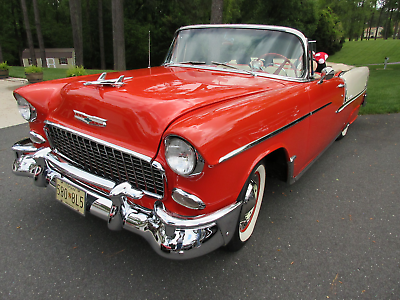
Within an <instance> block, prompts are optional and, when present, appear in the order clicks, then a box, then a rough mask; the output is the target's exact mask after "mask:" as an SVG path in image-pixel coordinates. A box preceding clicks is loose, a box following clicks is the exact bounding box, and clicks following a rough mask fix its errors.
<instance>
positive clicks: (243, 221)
mask: <svg viewBox="0 0 400 300" xmlns="http://www.w3.org/2000/svg"><path fill="white" fill-rule="evenodd" d="M259 184H260V176H259V174H258V173H255V174H253V176H252V178H251V180H250V183H249V185H248V186H247V190H246V194H245V197H244V201H243V206H242V211H241V212H240V221H239V230H240V231H241V232H243V231H245V230H246V228H247V226H248V225H249V223H250V221H251V219H252V217H253V214H254V210H255V207H256V203H257V197H258V187H259Z"/></svg>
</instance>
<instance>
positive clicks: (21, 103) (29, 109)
mask: <svg viewBox="0 0 400 300" xmlns="http://www.w3.org/2000/svg"><path fill="white" fill-rule="evenodd" d="M15 99H16V100H17V104H18V110H19V112H20V113H21V115H22V117H23V118H24V119H25V120H27V121H29V122H32V121H34V120H35V119H36V109H35V108H34V107H33V106H32V105H31V104H30V103H29V102H28V101H26V99H25V98H24V97H22V96H21V95H18V94H15Z"/></svg>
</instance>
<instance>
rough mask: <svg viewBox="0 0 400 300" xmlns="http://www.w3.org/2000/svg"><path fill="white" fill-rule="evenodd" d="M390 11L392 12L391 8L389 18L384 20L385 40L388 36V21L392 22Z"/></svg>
mask: <svg viewBox="0 0 400 300" xmlns="http://www.w3.org/2000/svg"><path fill="white" fill-rule="evenodd" d="M392 13H393V9H392V8H391V9H390V13H389V19H388V20H386V26H385V36H384V39H385V40H387V38H388V32H389V27H390V23H392Z"/></svg>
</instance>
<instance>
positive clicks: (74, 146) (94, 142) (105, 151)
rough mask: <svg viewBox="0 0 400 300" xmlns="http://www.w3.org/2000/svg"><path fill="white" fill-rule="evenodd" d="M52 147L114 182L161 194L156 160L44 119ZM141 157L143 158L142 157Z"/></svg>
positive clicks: (85, 169)
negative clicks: (152, 160) (127, 183)
mask: <svg viewBox="0 0 400 300" xmlns="http://www.w3.org/2000/svg"><path fill="white" fill-rule="evenodd" d="M46 123H47V124H46V132H47V135H48V138H49V141H50V144H51V146H52V148H53V150H56V151H57V153H59V154H61V155H62V156H63V157H64V158H65V159H67V160H68V161H69V162H70V163H71V164H73V165H74V166H75V167H77V168H80V169H82V170H84V171H86V172H89V173H91V174H94V175H96V176H100V177H103V178H105V179H109V180H112V181H113V182H115V183H116V184H119V183H122V182H129V183H130V184H131V185H132V186H133V187H135V188H136V189H139V190H142V191H143V192H145V193H146V194H148V195H150V196H154V197H156V198H159V199H160V198H163V196H164V171H163V169H162V167H161V165H160V164H158V163H155V162H153V163H152V162H151V159H148V158H147V157H145V156H143V155H141V154H137V153H134V152H133V151H130V150H128V149H123V148H121V147H119V146H116V145H112V144H110V143H108V142H105V141H101V140H99V139H96V138H93V137H90V136H87V135H85V134H82V133H80V132H77V131H74V130H71V129H69V128H66V127H64V126H62V125H58V124H54V123H52V122H46ZM144 158H145V159H144Z"/></svg>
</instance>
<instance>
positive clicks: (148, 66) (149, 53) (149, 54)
mask: <svg viewBox="0 0 400 300" xmlns="http://www.w3.org/2000/svg"><path fill="white" fill-rule="evenodd" d="M150 67H151V65H150V30H149V66H148V68H149V69H150Z"/></svg>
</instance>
